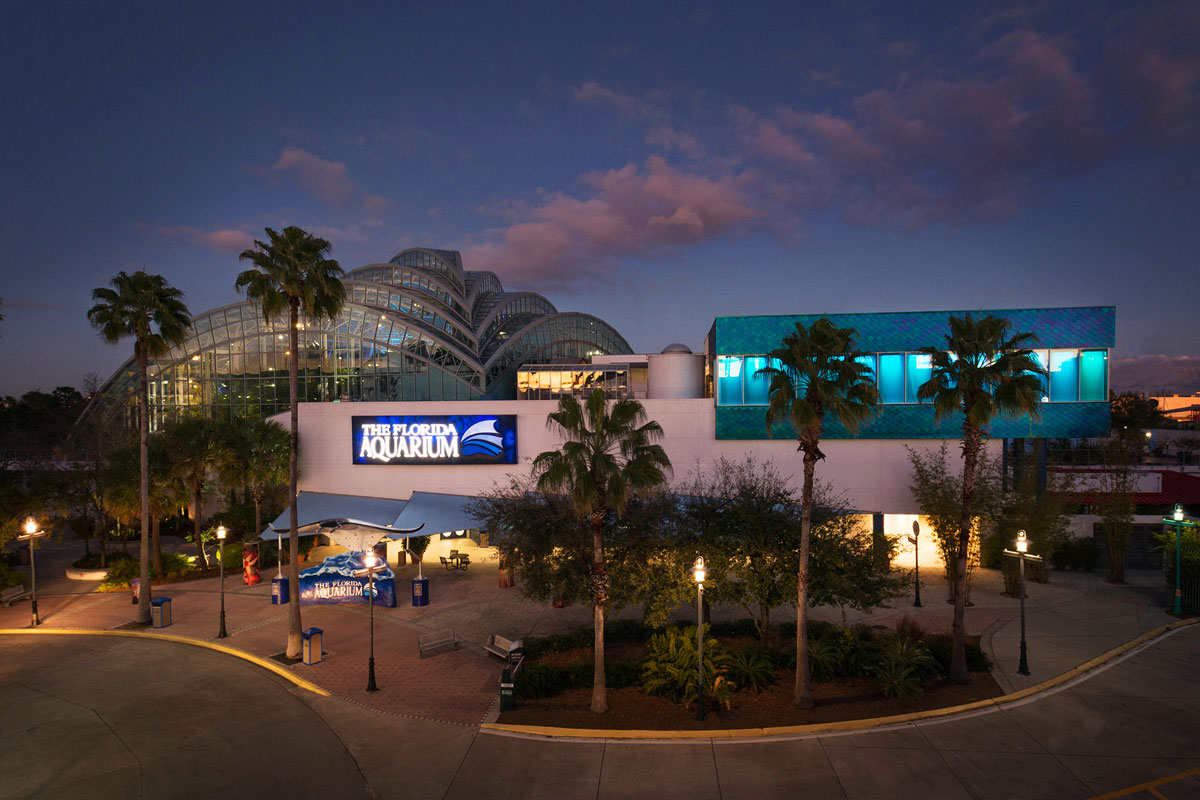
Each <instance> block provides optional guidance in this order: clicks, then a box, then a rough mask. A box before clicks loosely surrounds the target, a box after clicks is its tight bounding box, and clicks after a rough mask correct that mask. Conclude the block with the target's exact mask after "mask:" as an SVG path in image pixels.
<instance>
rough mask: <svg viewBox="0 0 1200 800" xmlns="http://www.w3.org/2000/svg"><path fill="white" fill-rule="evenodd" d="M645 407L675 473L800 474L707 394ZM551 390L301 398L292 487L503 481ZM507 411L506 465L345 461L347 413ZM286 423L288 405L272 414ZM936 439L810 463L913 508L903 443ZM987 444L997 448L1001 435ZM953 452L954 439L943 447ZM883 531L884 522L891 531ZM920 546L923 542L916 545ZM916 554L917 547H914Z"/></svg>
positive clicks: (855, 502) (875, 502)
mask: <svg viewBox="0 0 1200 800" xmlns="http://www.w3.org/2000/svg"><path fill="white" fill-rule="evenodd" d="M643 405H644V406H645V408H646V413H647V416H648V417H649V418H650V419H653V420H657V421H658V423H659V424H660V425H662V428H663V432H664V434H665V438H664V440H663V442H662V444H663V446H664V448H665V449H666V451H667V455H668V456H669V457H670V459H671V463H672V464H673V465H674V471H675V478H676V479H682V478H685V477H687V475H688V473H689V472H691V471H693V470H695V469H697V468H700V469H706V468H707V467H709V466H710V465H711V464H712V463H713V462H714V461H715V460H716V459H718V458H720V457H721V456H722V455H723V456H725V457H726V458H729V459H741V458H743V457H744V456H745V454H746V453H747V452H750V451H753V452H754V453H755V454H756V457H757V458H758V459H759V460H770V461H772V462H773V463H774V464H775V465H776V466H777V467H778V468H779V469H780V471H781V472H783V473H785V474H790V475H791V476H792V483H793V485H794V487H795V488H796V489H797V491H798V490H799V488H800V481H801V477H802V463H801V454H800V453H799V452H798V451H797V450H796V442H795V440H793V439H788V440H766V441H716V440H715V439H714V437H713V432H714V430H715V428H716V411H715V407H714V406H713V401H712V400H711V399H687V400H645V401H643ZM556 406H557V403H556V402H555V401H552V400H540V401H528V400H526V401H518V400H511V401H463V402H410V403H302V404H301V405H300V489H301V490H303V491H313V492H331V493H337V494H353V495H361V496H367V497H391V498H397V499H401V500H405V499H408V498H409V497H410V496H411V495H412V493H413V492H414V491H426V492H443V493H450V494H479V493H481V492H485V491H487V490H489V489H491V488H492V487H493V486H495V485H496V484H497V483H503V482H505V481H506V479H507V475H508V474H510V473H514V472H515V473H521V474H525V473H527V472H528V470H529V468H530V463H531V462H532V461H533V459H534V457H536V456H537V455H538V453H541V452H543V451H545V450H550V449H553V448H556V447H557V446H558V445H559V443H560V440H559V439H558V437H556V436H555V435H554V434H553V433H552V432H551V431H550V430H548V429H547V427H546V416H547V414H549V413H550V412H551V411H553V410H554V409H555V407H556ZM481 413H482V414H515V415H517V418H518V419H517V451H518V457H519V459H520V463H519V464H517V465H514V466H480V465H470V466H432V465H431V466H356V465H354V464H353V463H352V449H353V448H352V444H351V422H350V418H351V417H353V416H371V415H414V416H416V415H439V414H481ZM275 419H276V420H278V421H279V422H280V423H281V424H283V425H284V426H285V427H286V425H287V415H286V414H282V415H279V416H277V417H275ZM905 444H908V445H910V446H912V447H914V448H918V449H923V450H925V449H934V448H936V447H937V446H938V445H939V444H940V442H939V441H937V440H920V439H914V440H894V439H858V440H834V439H831V440H828V441H825V442H822V444H821V448H822V450H824V452H825V455H826V459H825V460H824V461H822V462H820V463H819V464H818V465H817V478H818V480H821V481H825V482H828V483H830V484H832V485H833V487H834V488H835V489H837V490H838V491H841V492H844V493H845V494H846V496H847V497H848V499H849V502H850V505H851V506H852V507H853V508H856V509H858V510H861V511H868V512H884V513H887V514H916V513H917V512H918V509H917V507H916V503H915V502H914V501H913V499H912V495H911V493H910V492H909V489H908V486H909V482H910V474H911V469H910V467H909V464H908V457H907V453H906V452H905V449H904V445H905ZM989 447H990V448H991V449H992V451H993V455H995V456H997V457H998V456H999V448H1000V443H999V442H992V443H990V444H989ZM951 452H952V454H953V455H954V456H957V455H958V449H957V447H952V450H951ZM889 532H890V531H889ZM923 550H924V548H922V551H923ZM922 556H924V552H922Z"/></svg>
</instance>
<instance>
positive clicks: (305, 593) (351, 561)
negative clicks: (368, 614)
mask: <svg viewBox="0 0 1200 800" xmlns="http://www.w3.org/2000/svg"><path fill="white" fill-rule="evenodd" d="M364 555H365V553H339V554H338V555H336V556H329V557H328V558H326V559H325V560H324V561H322V562H321V563H320V564H318V565H317V566H315V567H311V568H309V569H305V570H301V571H300V605H329V604H331V603H365V602H367V577H366V576H365V575H363V576H362V577H358V576H357V575H355V574H354V573H356V572H358V571H360V570H362V569H364V566H363V562H362V558H363V556H364ZM395 578H396V576H395V573H393V572H392V570H391V568H390V567H387V566H385V567H384V568H383V569H381V570H379V571H378V572H376V573H375V579H374V584H375V602H376V603H377V604H378V605H381V606H387V607H388V608H395V607H396V580H395Z"/></svg>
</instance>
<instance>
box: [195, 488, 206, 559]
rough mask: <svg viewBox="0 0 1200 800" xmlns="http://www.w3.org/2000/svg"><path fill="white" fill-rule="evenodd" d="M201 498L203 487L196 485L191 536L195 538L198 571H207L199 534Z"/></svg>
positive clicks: (202, 496)
mask: <svg viewBox="0 0 1200 800" xmlns="http://www.w3.org/2000/svg"><path fill="white" fill-rule="evenodd" d="M203 498H204V486H203V484H197V485H196V486H195V487H194V490H193V492H192V502H193V503H195V504H196V510H195V512H193V515H192V535H193V536H194V537H196V553H197V558H196V563H197V564H199V565H200V569H208V558H207V557H206V556H205V555H204V539H203V537H202V536H201V534H200V502H201V501H202V500H203Z"/></svg>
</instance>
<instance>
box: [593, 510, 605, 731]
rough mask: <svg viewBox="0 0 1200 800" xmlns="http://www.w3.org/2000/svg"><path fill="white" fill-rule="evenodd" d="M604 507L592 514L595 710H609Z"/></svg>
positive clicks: (602, 711)
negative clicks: (605, 621) (605, 644)
mask: <svg viewBox="0 0 1200 800" xmlns="http://www.w3.org/2000/svg"><path fill="white" fill-rule="evenodd" d="M605 516H606V512H605V509H604V508H603V505H601V507H599V508H597V509H595V510H594V511H592V585H591V595H592V624H593V626H594V627H595V633H596V636H595V644H594V650H593V659H592V711H594V712H596V713H597V714H603V713H604V712H605V711H608V687H607V686H606V678H605V675H604V610H605V606H606V605H607V602H608V575H606V574H605V572H604V517H605Z"/></svg>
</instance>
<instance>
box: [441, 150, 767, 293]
mask: <svg viewBox="0 0 1200 800" xmlns="http://www.w3.org/2000/svg"><path fill="white" fill-rule="evenodd" d="M752 180H753V176H750V175H742V176H732V175H727V176H723V177H719V178H710V177H705V176H702V175H696V174H690V173H686V172H682V171H680V170H678V169H676V168H674V167H672V166H670V165H669V164H668V163H667V162H666V160H665V159H663V158H661V157H658V156H652V157H650V158H649V159H647V161H646V163H645V166H644V167H642V168H639V167H638V166H636V165H634V164H627V165H625V166H624V167H622V168H620V169H614V170H608V171H597V172H590V173H587V174H585V175H583V176H582V177H581V182H582V183H583V185H584V186H585V187H586V192H585V193H584V194H585V196H583V197H574V196H571V195H569V194H567V193H565V192H551V193H546V194H545V195H544V196H543V197H542V198H541V201H540V202H539V203H536V204H534V205H533V206H531V207H530V208H528V210H527V211H526V213H525V214H524V215H523V217H524V218H523V219H522V220H521V221H518V222H515V223H514V224H512V225H509V226H508V227H505V228H500V229H496V230H493V231H490V232H489V233H488V234H486V235H485V236H484V237H483V238H482V240H481V241H479V242H475V243H471V244H468V246H466V247H464V248H463V249H464V252H463V260H464V261H465V262H466V263H469V264H475V265H478V268H481V269H496V270H500V271H502V272H503V273H504V274H505V275H506V276H507V275H511V276H513V278H514V279H516V280H518V281H532V280H535V279H536V280H538V281H542V282H550V283H557V284H561V283H565V282H569V281H571V280H574V279H576V278H577V277H578V276H579V275H580V274H583V273H588V272H589V271H592V272H593V273H594V270H595V269H596V268H597V267H598V266H599V265H601V264H606V263H609V262H611V261H612V260H613V259H616V258H620V257H625V256H634V257H637V256H645V255H649V254H651V253H654V252H657V251H660V250H662V249H664V248H671V247H676V246H681V245H688V244H695V243H698V242H701V241H705V240H709V239H713V238H716V237H718V236H722V235H725V234H728V233H730V232H732V231H735V230H737V229H739V228H740V227H742V226H745V225H746V224H747V223H750V222H752V221H754V220H756V219H758V218H759V217H761V212H760V211H758V210H757V209H755V208H753V207H752V206H751V205H750V204H749V201H748V199H747V196H746V189H747V187H748V186H749V184H750V183H751V182H752Z"/></svg>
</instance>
